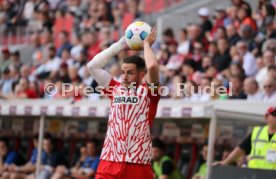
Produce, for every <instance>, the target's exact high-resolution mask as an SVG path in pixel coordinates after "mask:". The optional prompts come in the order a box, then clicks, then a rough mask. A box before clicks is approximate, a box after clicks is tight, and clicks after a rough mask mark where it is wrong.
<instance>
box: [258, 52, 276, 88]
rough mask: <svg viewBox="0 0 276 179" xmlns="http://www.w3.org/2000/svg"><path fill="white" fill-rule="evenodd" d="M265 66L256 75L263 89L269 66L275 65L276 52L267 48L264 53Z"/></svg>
mask: <svg viewBox="0 0 276 179" xmlns="http://www.w3.org/2000/svg"><path fill="white" fill-rule="evenodd" d="M263 60H264V65H265V66H264V67H263V68H262V69H260V70H259V71H258V73H257V75H256V80H257V82H258V83H259V86H260V88H261V90H263V83H264V81H265V79H266V78H267V76H268V68H269V66H273V65H275V64H276V63H275V53H274V52H273V51H270V50H266V51H265V52H264V54H263Z"/></svg>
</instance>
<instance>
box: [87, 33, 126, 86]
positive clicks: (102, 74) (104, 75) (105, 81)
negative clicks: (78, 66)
mask: <svg viewBox="0 0 276 179" xmlns="http://www.w3.org/2000/svg"><path fill="white" fill-rule="evenodd" d="M124 49H126V43H125V39H124V37H123V38H121V39H120V41H118V42H116V43H114V44H112V45H111V46H110V47H109V48H107V49H105V50H104V51H102V52H100V53H98V54H97V55H96V56H95V57H94V58H93V59H92V60H91V61H90V62H89V63H88V64H87V68H88V70H89V72H90V74H91V75H92V76H93V77H94V78H95V80H96V81H97V82H98V84H99V85H100V86H103V87H107V86H108V85H109V83H110V81H111V79H112V77H111V75H110V74H109V73H108V72H107V71H105V70H103V67H104V66H105V65H106V64H107V62H108V61H109V60H110V59H112V57H114V56H115V55H117V54H118V53H119V52H121V51H122V50H124Z"/></svg>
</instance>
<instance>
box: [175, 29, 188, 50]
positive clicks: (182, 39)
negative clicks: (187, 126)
mask: <svg viewBox="0 0 276 179" xmlns="http://www.w3.org/2000/svg"><path fill="white" fill-rule="evenodd" d="M187 35H188V32H187V29H185V28H183V29H181V30H180V34H179V45H178V47H177V53H178V54H181V55H187V54H188V53H189V40H188V36H187Z"/></svg>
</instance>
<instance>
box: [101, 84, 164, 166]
mask: <svg viewBox="0 0 276 179" xmlns="http://www.w3.org/2000/svg"><path fill="white" fill-rule="evenodd" d="M104 92H105V94H106V95H108V96H109V98H110V99H111V100H112V102H111V112H110V115H109V120H108V129H107V133H106V138H105V141H104V146H103V150H102V153H101V160H106V161H113V162H129V163H136V164H150V162H151V155H152V150H151V135H150V126H151V125H152V123H153V120H154V118H155V115H156V110H157V105H158V102H159V99H160V95H158V94H157V93H156V94H154V95H152V94H151V92H150V90H149V88H148V86H147V85H146V84H143V85H140V86H138V87H137V88H136V89H129V90H127V89H126V87H123V86H122V85H121V83H119V82H117V81H115V80H113V79H112V80H111V82H110V84H109V87H108V90H107V89H105V90H104Z"/></svg>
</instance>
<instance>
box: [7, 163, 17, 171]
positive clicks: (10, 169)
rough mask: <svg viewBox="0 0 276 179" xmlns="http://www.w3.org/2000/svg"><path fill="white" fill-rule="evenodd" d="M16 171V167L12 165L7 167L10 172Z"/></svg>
mask: <svg viewBox="0 0 276 179" xmlns="http://www.w3.org/2000/svg"><path fill="white" fill-rule="evenodd" d="M16 169H17V167H16V165H14V164H11V165H9V168H8V170H9V171H10V172H15V171H16Z"/></svg>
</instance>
